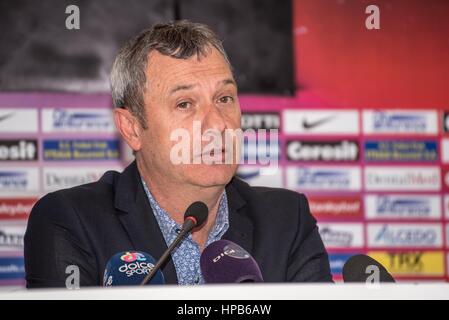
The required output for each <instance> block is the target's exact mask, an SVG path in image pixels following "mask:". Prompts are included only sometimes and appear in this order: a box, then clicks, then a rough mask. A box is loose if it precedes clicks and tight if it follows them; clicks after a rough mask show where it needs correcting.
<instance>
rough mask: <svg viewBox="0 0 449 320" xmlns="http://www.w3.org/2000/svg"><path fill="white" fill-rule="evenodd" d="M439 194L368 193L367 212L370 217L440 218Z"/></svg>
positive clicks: (366, 199) (366, 200)
mask: <svg viewBox="0 0 449 320" xmlns="http://www.w3.org/2000/svg"><path fill="white" fill-rule="evenodd" d="M440 203H441V197H440V196H439V195H416V194H413V195H407V194H395V195H392V194H388V195H367V196H366V197H365V212H366V216H367V218H369V219H428V220H431V219H440V218H441V215H442V214H441V205H440Z"/></svg>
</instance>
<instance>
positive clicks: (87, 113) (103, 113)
mask: <svg viewBox="0 0 449 320" xmlns="http://www.w3.org/2000/svg"><path fill="white" fill-rule="evenodd" d="M42 130H43V132H45V133H52V132H76V133H77V134H79V133H92V132H98V133H111V132H114V131H115V126H114V121H113V117H112V110H110V109H99V108H97V109H84V108H68V109H62V108H45V109H43V110H42Z"/></svg>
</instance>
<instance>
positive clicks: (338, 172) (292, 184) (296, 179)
mask: <svg viewBox="0 0 449 320" xmlns="http://www.w3.org/2000/svg"><path fill="white" fill-rule="evenodd" d="M360 178H361V177H360V168H359V167H347V166H345V167H330V166H329V167H288V168H287V185H288V188H290V189H299V190H347V191H358V190H360V188H361V182H360Z"/></svg>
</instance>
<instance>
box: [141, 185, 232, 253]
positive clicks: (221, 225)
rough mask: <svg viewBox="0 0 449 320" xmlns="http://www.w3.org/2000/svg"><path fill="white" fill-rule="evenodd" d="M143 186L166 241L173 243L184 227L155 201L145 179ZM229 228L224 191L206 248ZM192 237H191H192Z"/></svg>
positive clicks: (226, 200)
mask: <svg viewBox="0 0 449 320" xmlns="http://www.w3.org/2000/svg"><path fill="white" fill-rule="evenodd" d="M141 180H142V185H143V188H144V190H145V193H146V194H147V197H148V200H149V201H150V205H151V208H152V209H153V214H154V216H155V218H156V220H157V222H158V224H159V227H160V229H161V231H162V234H163V236H164V238H165V241H166V242H167V243H168V242H171V240H172V238H174V237H175V236H176V235H177V233H178V231H179V230H180V229H181V227H182V225H180V224H178V223H176V221H175V220H173V219H172V218H171V217H170V216H169V215H168V213H167V212H166V211H165V210H164V209H162V208H161V207H160V205H159V203H158V202H157V201H156V199H154V197H153V195H152V194H151V192H150V190H149V189H148V187H147V184H146V183H145V181H144V180H143V179H141ZM228 228H229V208H228V198H227V195H226V191H225V190H224V191H223V194H222V196H221V198H220V203H219V205H218V210H217V216H216V219H215V224H214V226H213V228H212V230H211V231H210V233H209V236H208V240H207V242H206V246H207V245H209V244H210V243H212V242H214V241H217V240H220V239H221V237H222V236H223V235H224V234H225V232H226V231H227V230H228ZM190 236H191V235H190Z"/></svg>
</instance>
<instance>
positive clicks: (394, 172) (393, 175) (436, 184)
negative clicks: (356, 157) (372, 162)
mask: <svg viewBox="0 0 449 320" xmlns="http://www.w3.org/2000/svg"><path fill="white" fill-rule="evenodd" d="M365 187H366V190H370V191H371V190H379V191H439V190H440V189H441V178H440V168H439V167H436V166H432V167H429V166H426V167H424V166H422V167H418V166H406V167H398V166H395V167H394V166H389V167H385V166H367V167H365Z"/></svg>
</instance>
